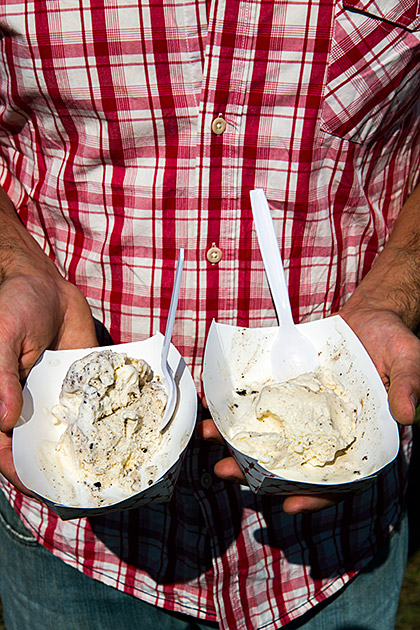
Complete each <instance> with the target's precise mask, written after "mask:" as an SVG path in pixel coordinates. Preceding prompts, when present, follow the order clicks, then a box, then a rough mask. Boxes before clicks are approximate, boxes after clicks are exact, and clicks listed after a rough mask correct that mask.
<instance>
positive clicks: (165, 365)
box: [160, 249, 184, 431]
mask: <svg viewBox="0 0 420 630" xmlns="http://www.w3.org/2000/svg"><path fill="white" fill-rule="evenodd" d="M183 266H184V250H183V249H180V250H179V257H178V264H177V266H176V271H175V280H174V288H173V289H172V297H171V303H170V305H169V313H168V319H167V321H166V329H165V336H164V338H163V345H162V358H161V361H162V372H163V376H164V377H165V380H164V383H165V386H166V389H167V392H168V401H167V403H166V407H165V411H164V413H163V418H162V421H161V423H160V430H161V431H163V430H164V429H165V428H166V427H167V425H168V424H169V422H170V420H171V418H172V416H173V414H174V411H175V407H176V403H177V399H178V389H177V386H176V383H175V378H174V373H173V371H172V368H171V366H170V365H169V362H168V354H169V347H170V344H171V338H172V330H173V328H174V321H175V313H176V308H177V306H178V296H179V287H180V285H181V276H182V268H183Z"/></svg>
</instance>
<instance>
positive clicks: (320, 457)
mask: <svg viewBox="0 0 420 630" xmlns="http://www.w3.org/2000/svg"><path fill="white" fill-rule="evenodd" d="M244 395H245V396H246V397H248V398H249V397H250V398H251V404H248V405H247V413H245V414H241V415H240V420H239V422H236V423H234V424H233V425H232V426H231V429H230V439H231V442H232V444H233V445H234V446H235V447H236V448H238V449H239V450H241V451H242V452H245V453H247V454H248V455H250V456H251V457H254V458H255V459H257V460H258V461H259V462H260V463H261V464H262V465H263V466H264V467H265V468H267V469H268V470H270V471H272V472H275V473H276V474H281V471H282V470H284V469H291V468H301V467H303V466H304V467H306V468H311V467H331V466H334V464H335V462H336V461H337V459H338V458H339V457H340V455H342V454H343V453H345V451H346V449H347V448H348V447H349V446H350V445H351V444H352V443H353V442H354V440H355V421H356V415H357V410H356V409H354V406H352V405H351V404H350V402H349V401H348V400H346V396H345V392H344V391H343V390H342V388H341V387H340V385H338V384H337V382H335V381H333V380H332V377H331V375H329V374H327V373H325V372H324V373H323V372H319V373H316V374H312V373H309V374H303V375H301V376H298V377H297V378H294V379H291V380H290V381H286V382H284V383H271V384H267V385H265V386H264V387H262V389H261V390H260V391H257V392H250V393H249V392H248V393H247V392H245V393H244V392H242V396H244ZM248 403H249V400H248ZM236 404H237V405H238V403H236Z"/></svg>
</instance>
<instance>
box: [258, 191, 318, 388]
mask: <svg viewBox="0 0 420 630" xmlns="http://www.w3.org/2000/svg"><path fill="white" fill-rule="evenodd" d="M250 196H251V208H252V214H253V218H254V225H255V230H256V232H257V237H258V243H259V246H260V250H261V255H262V259H263V263H264V268H265V272H266V274H267V279H268V284H269V285H270V290H271V295H272V297H273V302H274V306H275V309H276V313H277V317H278V319H279V324H280V327H279V332H278V335H277V339H276V340H275V342H274V344H273V347H272V350H271V364H272V371H273V374H274V377H275V378H276V380H277V381H278V382H280V383H281V382H283V381H287V380H289V379H291V378H295V377H296V376H299V375H300V374H304V373H306V372H313V371H315V370H316V369H317V368H318V367H319V358H318V353H317V351H316V349H315V348H314V346H313V345H312V343H311V342H310V341H309V339H307V338H306V337H304V336H303V335H302V334H301V333H300V332H299V331H298V329H297V328H296V326H295V323H294V321H293V316H292V309H291V307H290V300H289V292H288V289H287V283H286V278H285V275H284V268H283V262H282V259H281V256H280V250H279V246H278V243H277V236H276V233H275V230H274V223H273V219H272V216H271V212H270V208H269V206H268V203H267V199H266V196H265V193H264V191H263V190H262V189H260V188H258V189H256V190H251V193H250Z"/></svg>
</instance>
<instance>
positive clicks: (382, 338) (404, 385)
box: [197, 300, 420, 514]
mask: <svg viewBox="0 0 420 630" xmlns="http://www.w3.org/2000/svg"><path fill="white" fill-rule="evenodd" d="M340 315H341V316H342V317H343V319H345V320H346V321H347V323H348V324H349V325H350V326H351V327H352V328H353V330H354V332H355V333H356V334H357V335H358V337H359V339H360V340H361V341H362V343H363V344H364V346H365V347H366V349H367V351H368V352H369V354H370V356H371V357H372V359H373V361H374V363H375V365H376V368H377V370H378V372H379V374H380V376H381V378H382V380H383V382H384V384H385V386H386V387H387V388H388V396H389V404H390V408H391V412H392V414H393V416H394V417H395V419H396V420H398V421H399V422H401V423H402V424H410V423H412V422H413V420H414V416H415V408H416V405H417V401H418V399H419V396H420V340H419V339H418V338H417V337H416V335H414V334H413V333H412V332H411V331H410V330H409V329H408V328H407V327H406V326H405V324H404V323H403V322H402V320H401V319H400V317H399V316H398V315H396V314H395V313H394V312H392V311H387V310H376V309H373V308H370V309H369V308H361V307H359V308H354V309H353V307H352V302H351V300H350V301H349V302H348V303H347V305H346V306H345V307H343V309H342V311H341V312H340ZM197 431H198V434H199V435H200V436H201V437H202V438H204V439H209V440H213V441H216V442H219V443H221V444H222V443H223V438H222V437H221V435H220V433H219V431H218V430H217V428H216V425H215V424H214V422H213V420H211V419H210V418H209V419H205V420H203V421H202V422H201V423H200V425H199V426H198V428H197ZM214 472H215V474H216V475H217V476H218V477H221V478H222V479H225V480H231V481H236V482H238V483H242V484H246V479H245V477H244V475H243V474H242V471H241V470H240V468H239V466H238V465H237V463H236V462H235V460H234V458H233V457H227V458H225V459H222V460H220V461H219V462H217V464H216V465H215V467H214ZM343 498H344V497H343V495H340V496H335V497H334V496H333V495H328V494H325V495H322V496H318V495H317V496H310V495H293V496H288V497H286V498H285V500H284V503H283V510H284V511H285V512H286V513H287V514H298V513H300V512H306V511H311V512H312V511H319V510H322V509H325V508H327V507H331V506H332V505H334V504H335V503H337V502H338V501H340V500H342V499H343Z"/></svg>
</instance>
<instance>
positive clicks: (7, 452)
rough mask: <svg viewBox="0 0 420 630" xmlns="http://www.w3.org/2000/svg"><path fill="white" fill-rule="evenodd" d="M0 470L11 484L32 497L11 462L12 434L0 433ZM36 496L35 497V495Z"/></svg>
mask: <svg viewBox="0 0 420 630" xmlns="http://www.w3.org/2000/svg"><path fill="white" fill-rule="evenodd" d="M0 472H1V473H2V475H3V476H4V477H6V479H8V481H10V483H11V484H13V485H14V486H15V488H17V489H18V490H20V491H21V492H23V494H26V495H27V496H29V497H34V495H33V494H32V492H30V490H28V489H27V488H26V487H25V486H24V485H23V484H22V482H21V480H20V479H19V477H18V476H17V474H16V470H15V466H14V464H13V457H12V434H11V432H8V433H0ZM35 498H37V497H35Z"/></svg>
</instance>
